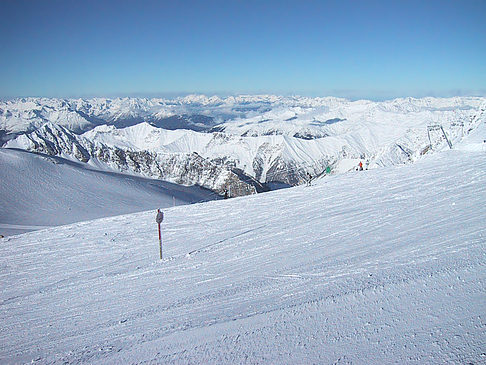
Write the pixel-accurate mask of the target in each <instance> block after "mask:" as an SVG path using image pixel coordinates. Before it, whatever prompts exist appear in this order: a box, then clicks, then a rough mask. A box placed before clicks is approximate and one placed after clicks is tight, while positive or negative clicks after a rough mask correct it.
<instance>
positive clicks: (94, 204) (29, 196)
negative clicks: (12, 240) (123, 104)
mask: <svg viewBox="0 0 486 365" xmlns="http://www.w3.org/2000/svg"><path fill="white" fill-rule="evenodd" d="M0 181H1V182H2V183H1V184H0V206H1V207H2V209H1V210H0V234H2V235H4V236H7V235H11V234H18V233H22V232H26V231H29V230H33V229H40V228H44V227H48V226H57V225H61V224H68V223H73V222H79V221H85V220H89V219H94V218H101V217H106V216H113V215H120V214H127V213H133V212H138V211H143V210H147V209H155V208H165V207H169V206H172V205H174V204H176V205H179V204H188V203H194V202H199V201H207V200H211V199H215V198H216V196H215V194H213V193H211V192H210V191H208V190H204V189H201V188H198V187H192V188H190V187H183V186H179V185H176V184H171V183H167V182H162V181H159V180H152V179H144V178H141V177H137V176H129V175H122V174H119V173H114V172H106V171H104V172H103V171H99V170H96V169H91V168H89V166H88V165H86V164H82V163H77V162H73V161H69V160H67V159H63V158H58V157H52V156H47V155H42V154H33V153H28V152H25V151H21V150H12V149H4V148H2V149H0Z"/></svg>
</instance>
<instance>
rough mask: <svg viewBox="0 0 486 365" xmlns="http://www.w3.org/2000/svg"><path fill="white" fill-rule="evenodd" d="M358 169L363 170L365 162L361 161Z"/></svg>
mask: <svg viewBox="0 0 486 365" xmlns="http://www.w3.org/2000/svg"><path fill="white" fill-rule="evenodd" d="M358 170H359V171H363V163H362V162H361V161H360V162H359V167H358Z"/></svg>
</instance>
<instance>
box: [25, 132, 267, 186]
mask: <svg viewBox="0 0 486 365" xmlns="http://www.w3.org/2000/svg"><path fill="white" fill-rule="evenodd" d="M17 139H18V140H19V141H18V142H19V143H21V144H22V145H23V146H24V148H25V149H26V150H29V151H33V152H41V153H45V154H48V155H51V156H70V157H72V158H75V159H77V160H79V161H81V162H90V161H91V162H94V161H98V162H101V163H102V164H103V165H105V166H107V167H110V168H112V169H114V170H117V171H121V172H127V173H136V174H140V175H143V176H146V177H150V178H155V179H161V180H166V181H171V182H174V183H177V184H181V185H199V186H202V187H205V188H208V189H210V190H213V191H215V192H216V193H218V194H223V193H224V191H225V190H230V191H231V195H232V196H240V195H249V194H254V193H256V192H257V191H262V190H264V187H263V186H262V185H261V184H259V183H258V182H257V181H254V180H252V179H251V178H250V177H247V178H246V181H243V180H242V179H240V177H239V174H237V173H235V172H233V171H232V170H231V169H230V168H227V167H226V166H225V165H221V164H216V163H213V162H212V161H210V160H208V159H205V158H203V157H202V156H200V155H199V154H197V153H196V152H194V153H189V154H188V153H155V152H151V151H132V150H130V149H122V148H118V147H111V146H107V145H105V144H102V143H93V142H91V141H89V140H88V139H86V138H83V137H81V136H77V135H74V134H72V133H71V132H69V131H68V130H67V129H65V128H64V127H61V126H58V125H54V124H52V123H47V124H45V125H44V126H43V127H41V128H39V129H37V130H36V131H34V132H33V133H30V134H25V135H22V136H19V137H18V138H17ZM240 174H241V173H240Z"/></svg>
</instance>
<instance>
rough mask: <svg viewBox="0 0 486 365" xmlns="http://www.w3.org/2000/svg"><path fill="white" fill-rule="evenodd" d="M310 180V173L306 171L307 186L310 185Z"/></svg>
mask: <svg viewBox="0 0 486 365" xmlns="http://www.w3.org/2000/svg"><path fill="white" fill-rule="evenodd" d="M311 181H312V175H311V174H310V173H307V186H310V184H311Z"/></svg>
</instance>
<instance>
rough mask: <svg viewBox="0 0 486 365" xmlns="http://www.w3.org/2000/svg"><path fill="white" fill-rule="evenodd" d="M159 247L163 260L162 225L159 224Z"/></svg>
mask: <svg viewBox="0 0 486 365" xmlns="http://www.w3.org/2000/svg"><path fill="white" fill-rule="evenodd" d="M159 246H160V259H161V260H162V233H160V223H159Z"/></svg>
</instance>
